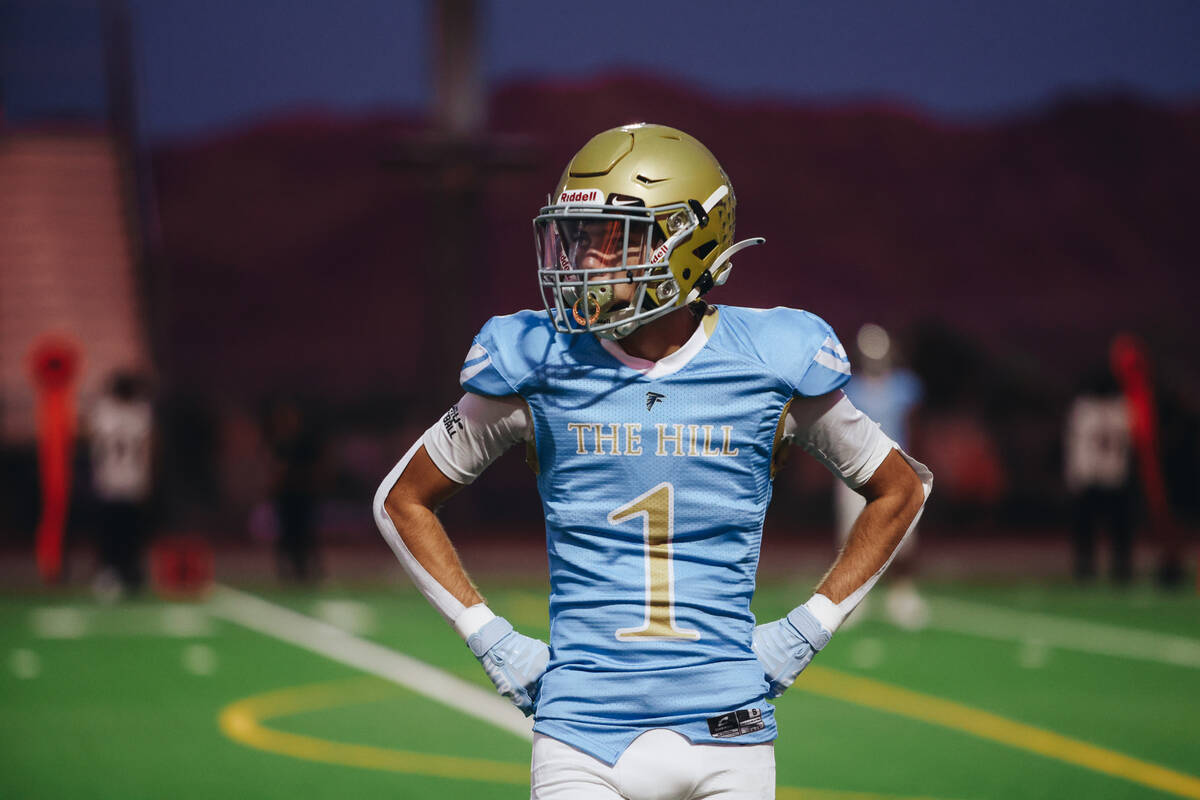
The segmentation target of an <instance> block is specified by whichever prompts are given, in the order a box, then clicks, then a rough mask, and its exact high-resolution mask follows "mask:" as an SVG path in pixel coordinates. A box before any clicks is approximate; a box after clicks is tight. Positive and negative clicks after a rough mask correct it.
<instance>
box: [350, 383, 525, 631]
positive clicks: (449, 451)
mask: <svg viewBox="0 0 1200 800" xmlns="http://www.w3.org/2000/svg"><path fill="white" fill-rule="evenodd" d="M532 431H533V423H532V420H531V419H530V416H529V408H528V406H526V405H525V403H524V401H522V400H521V399H520V398H515V397H511V398H510V397H506V398H491V397H480V396H479V395H475V394H470V393H468V394H466V395H463V398H462V399H461V400H459V401H458V403H457V404H456V405H454V406H452V407H451V408H450V410H449V411H447V412H446V413H445V415H443V416H442V418H441V419H440V420H439V421H437V422H435V423H434V424H433V425H432V426H431V427H430V428H429V430H427V431H425V434H424V435H423V436H422V437H421V438H420V439H419V440H417V441H416V442H415V443H414V444H413V446H412V447H410V448H409V450H408V452H407V453H405V454H404V458H402V459H400V461H399V463H397V464H396V466H394V467H392V471H391V472H389V473H388V474H387V477H386V478H384V479H383V483H381V484H379V489H378V490H377V491H376V492H375V502H374V503H373V504H372V510H373V511H374V515H375V525H376V526H377V527H378V528H379V532H380V533H381V534H383V538H384V541H386V542H387V543H388V546H389V547H391V548H392V552H393V553H395V554H396V558H397V559H398V560H399V561H400V565H401V566H403V567H404V571H405V572H407V573H408V576H409V577H410V578H412V581H413V583H414V584H416V586H417V589H418V590H420V592H421V594H423V595H424V596H425V599H426V600H428V601H429V602H430V604H431V605H432V606H433V607H434V608H436V609H437V610H438V613H440V614H441V615H442V616H443V617H445V618H446V621H447V622H449V623H450V624H452V625H454V627H455V629H456V630H457V631H458V632H459V634H460V635H461V636H462V637H463V638H464V639H466V638H467V637H468V636H470V635H471V634H472V633H474V632H475V631H476V630H478V629H479V628H480V627H482V626H483V624H484V623H486V622H487V621H488V620H490V619H491V618H492V616H493V615H492V612H491V611H490V610H489V609H488V608H487V606H486V605H483V604H482V603H480V604H478V605H474V606H471V607H470V608H467V607H466V606H464V605H463V604H462V603H461V602H460V601H459V600H458V598H456V597H455V596H454V595H452V594H450V592H448V591H446V588H445V587H444V586H442V585H441V584H440V583H438V582H437V581H436V580H434V578H433V576H432V575H430V574H429V572H428V570H426V569H425V567H423V566H421V562H419V561H418V560H417V558H416V556H414V555H413V554H412V551H410V550H409V549H408V547H407V546H406V545H405V544H404V539H403V537H401V536H400V532H399V531H398V530H396V524H395V523H394V522H392V518H391V515H389V514H388V513H387V508H386V507H385V505H384V503H385V502H386V501H387V496H388V494H389V493H390V492H391V491H392V487H393V486H395V485H396V481H398V480H399V479H400V476H401V475H403V474H404V469H405V467H407V466H408V462H409V461H411V460H412V457H413V456H414V455H416V452H417V450H418V449H420V447H421V445H425V450H426V452H427V453H428V454H429V458H430V459H431V460H432V461H433V463H434V465H435V466H437V468H438V469H439V470H441V471H442V474H444V475H445V476H446V477H447V478H449V479H450V480H452V481H455V482H457V483H462V484H467V483H471V482H472V481H473V480H475V479H476V478H477V477H479V475H480V473H482V472H483V470H484V469H486V468H487V466H488V465H489V464H491V463H492V462H493V461H495V460H496V458H497V457H499V456H500V454H501V453H503V452H504V451H505V450H507V449H508V448H509V447H510V446H511V445H512V444H514V443H516V442H518V441H521V439H525V438H529V437H531V436H532V435H533V433H532Z"/></svg>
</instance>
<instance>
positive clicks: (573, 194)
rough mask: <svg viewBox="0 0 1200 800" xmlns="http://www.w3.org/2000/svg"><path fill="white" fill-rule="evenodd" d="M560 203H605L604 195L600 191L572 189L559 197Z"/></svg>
mask: <svg viewBox="0 0 1200 800" xmlns="http://www.w3.org/2000/svg"><path fill="white" fill-rule="evenodd" d="M558 202H560V203H603V202H604V195H602V194H601V193H600V190H599V189H572V190H570V191H566V192H563V193H562V194H560V195H559V196H558Z"/></svg>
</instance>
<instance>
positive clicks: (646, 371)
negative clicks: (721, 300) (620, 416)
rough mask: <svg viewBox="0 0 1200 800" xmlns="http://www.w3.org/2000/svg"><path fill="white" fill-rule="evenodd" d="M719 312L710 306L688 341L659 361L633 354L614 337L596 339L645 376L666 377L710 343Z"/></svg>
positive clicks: (622, 361)
mask: <svg viewBox="0 0 1200 800" xmlns="http://www.w3.org/2000/svg"><path fill="white" fill-rule="evenodd" d="M719 313H720V312H718V310H717V309H716V308H715V307H710V312H709V313H708V314H705V315H704V317H703V318H702V319H701V320H700V324H699V325H697V326H696V330H695V331H694V332H693V333H692V335H691V337H689V338H688V340H687V342H685V343H684V345H683V347H681V348H679V349H678V350H676V351H675V352H674V353H671V354H670V355H669V356H665V357H663V358H661V359H659V360H658V361H647V360H646V359H644V358H638V357H637V356H631V355H630V354H629V353H626V352H625V350H624V349H622V347H621V345H619V344H618V343H617V342H615V341H613V340H612V339H601V338H600V337H599V336H597V337H596V339H597V341H599V342H600V346H601V347H603V348H604V349H605V350H606V351H608V354H609V355H611V356H612V357H613V358H615V359H616V360H617V361H620V362H621V363H622V364H624V365H625V366H626V367H629V368H630V369H632V370H634V371H636V372H640V373H641V374H642V376H643V377H646V378H665V377H666V376H668V375H674V374H675V373H676V372H679V370H681V369H683V368H684V367H686V366H687V365H688V364H689V363H691V360H692V359H693V358H695V357H696V356H697V355H698V354H699V353H700V351H701V350H703V349H704V345H706V344H708V340H709V338H710V337H711V336H712V334H713V331H714V330H716V328H717V317H718V315H719Z"/></svg>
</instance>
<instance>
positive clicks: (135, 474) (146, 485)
mask: <svg viewBox="0 0 1200 800" xmlns="http://www.w3.org/2000/svg"><path fill="white" fill-rule="evenodd" d="M88 432H89V434H90V437H91V460H92V484H93V489H94V491H95V494H96V498H97V501H98V507H97V521H98V523H99V531H98V533H99V557H100V563H101V571H100V572H99V574H98V575H97V576H96V582H95V587H94V588H95V590H96V592H97V594H98V595H99V596H100V597H101V598H103V599H109V600H112V599H116V598H118V597H120V596H121V594H124V593H126V592H130V593H132V592H137V591H138V590H140V589H141V587H142V584H143V583H144V579H145V575H144V572H143V570H142V554H143V552H144V550H145V546H146V538H147V522H148V520H147V517H148V501H149V499H150V492H151V489H152V483H153V480H152V477H153V476H152V470H153V449H154V411H153V407H152V405H151V403H150V398H149V392H148V390H147V387H146V383H145V381H144V380H143V379H142V378H141V377H140V376H138V375H136V374H135V373H132V372H117V373H114V374H113V376H112V378H111V379H110V380H109V385H108V388H107V390H106V391H105V393H104V394H103V395H101V396H100V398H99V399H98V400H97V401H96V404H95V406H94V407H93V408H92V412H91V414H90V417H89V419H88Z"/></svg>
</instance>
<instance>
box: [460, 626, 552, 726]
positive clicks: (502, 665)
mask: <svg viewBox="0 0 1200 800" xmlns="http://www.w3.org/2000/svg"><path fill="white" fill-rule="evenodd" d="M467 646H468V647H470V648H471V652H472V653H474V654H475V657H476V658H478V659H479V663H480V664H483V670H484V672H486V673H487V675H488V677H489V678H491V679H492V683H494V684H496V691H498V692H500V694H502V695H504V696H505V697H507V698H508V699H509V700H511V701H512V703H513V705H515V706H516V707H517V708H519V709H521V710H522V711H524V712H525V716H527V717H528V716H529V715H530V714H532V713H533V709H534V706H536V705H537V697H538V688H539V685H540V683H541V679H542V674H543V673H545V671H546V664H547V663H548V662H549V661H550V648H549V647H548V646H547V645H546V643H545V642H543V641H542V640H540V639H533V638H530V637H529V636H523V635H521V634H519V633H517V632H516V631H514V630H513V626H512V624H511V623H509V621H508V620H506V619H505V618H504V617H496V618H494V619H492V620H489V621H488V623H487V624H486V625H484V626H483V627H482V628H480V629H479V630H478V631H477V632H476V633H473V634H471V636H470V637H469V638H468V639H467Z"/></svg>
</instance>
